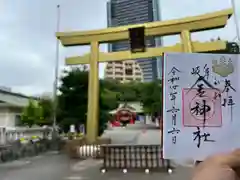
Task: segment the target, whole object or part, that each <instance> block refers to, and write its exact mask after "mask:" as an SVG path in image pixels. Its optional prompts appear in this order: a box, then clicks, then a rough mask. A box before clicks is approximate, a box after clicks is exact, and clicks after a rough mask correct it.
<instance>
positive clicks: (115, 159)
mask: <svg viewBox="0 0 240 180" xmlns="http://www.w3.org/2000/svg"><path fill="white" fill-rule="evenodd" d="M101 149H102V151H103V167H102V169H105V170H108V169H127V170H129V169H130V170H133V169H134V170H140V169H148V170H151V171H152V170H167V169H169V168H171V165H170V161H169V160H164V159H162V148H161V146H160V145H103V146H101Z"/></svg>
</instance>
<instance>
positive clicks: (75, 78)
mask: <svg viewBox="0 0 240 180" xmlns="http://www.w3.org/2000/svg"><path fill="white" fill-rule="evenodd" d="M61 84H62V85H61V86H60V88H59V91H60V92H61V95H60V96H59V97H58V118H57V121H58V123H59V125H60V126H61V127H62V128H63V130H64V131H65V132H66V131H69V127H70V125H71V124H74V125H75V127H79V125H80V124H86V113H87V100H88V97H87V92H88V72H87V71H86V70H85V69H80V68H74V69H72V70H70V71H64V74H63V76H62V78H61Z"/></svg>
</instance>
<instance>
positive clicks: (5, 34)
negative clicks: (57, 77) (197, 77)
mask: <svg viewBox="0 0 240 180" xmlns="http://www.w3.org/2000/svg"><path fill="white" fill-rule="evenodd" d="M106 2H107V0H81V1H79V0H71V1H67V0H51V1H47V0H34V1H33V0H16V1H7V0H2V1H0V24H1V28H0V42H1V53H0V60H1V66H0V73H1V74H0V86H9V87H13V90H14V91H20V92H22V93H26V94H29V95H31V94H39V93H42V92H51V91H52V87H53V80H54V64H55V50H56V38H55V31H56V19H57V13H56V6H57V4H60V5H61V26H60V30H61V31H72V30H90V29H101V28H105V27H106V26H107V19H106V16H107V15H106ZM160 2H161V4H160V5H161V14H162V18H163V20H168V19H175V18H182V17H186V16H192V15H198V14H203V13H207V12H211V11H216V10H221V9H225V8H229V7H230V6H231V4H230V0H229V1H226V0H211V1H209V0H202V1H201V2H200V1H197V0H182V1H176V0H161V1H160ZM237 7H240V2H238V4H237ZM238 9H239V10H240V8H238ZM238 13H240V12H238ZM235 32H236V31H235V27H234V23H233V20H232V19H231V20H230V21H229V23H228V26H227V27H226V28H224V29H222V30H216V31H214V32H204V33H195V34H194V35H193V39H194V40H201V41H206V40H209V39H210V38H216V37H218V36H220V37H221V38H223V39H226V40H232V39H233V38H234V37H235V36H236V33H235ZM177 41H179V38H177V37H176V36H175V37H166V38H164V44H165V45H169V44H175V43H176V42H177ZM100 49H101V51H103V52H105V51H106V45H101V47H100ZM87 52H89V46H86V47H74V48H63V47H61V48H60V70H59V71H61V70H62V69H63V68H65V66H64V58H65V57H67V56H73V55H75V56H76V55H83V54H85V53H87ZM103 67H104V64H101V65H100V74H101V76H103Z"/></svg>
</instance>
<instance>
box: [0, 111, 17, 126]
mask: <svg viewBox="0 0 240 180" xmlns="http://www.w3.org/2000/svg"><path fill="white" fill-rule="evenodd" d="M17 115H21V109H20V108H9V107H1V106H0V127H7V128H13V127H15V126H16V124H15V120H16V116H17Z"/></svg>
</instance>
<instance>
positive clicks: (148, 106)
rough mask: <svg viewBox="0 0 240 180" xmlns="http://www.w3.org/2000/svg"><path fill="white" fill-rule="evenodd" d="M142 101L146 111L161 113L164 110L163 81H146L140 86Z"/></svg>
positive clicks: (154, 113) (148, 112) (153, 113)
mask: <svg viewBox="0 0 240 180" xmlns="http://www.w3.org/2000/svg"><path fill="white" fill-rule="evenodd" d="M140 91H141V97H140V101H141V103H142V104H143V109H144V112H145V113H147V114H152V115H156V114H158V115H160V114H161V112H162V82H161V81H159V80H158V81H155V82H150V83H144V84H142V85H141V87H140Z"/></svg>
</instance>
